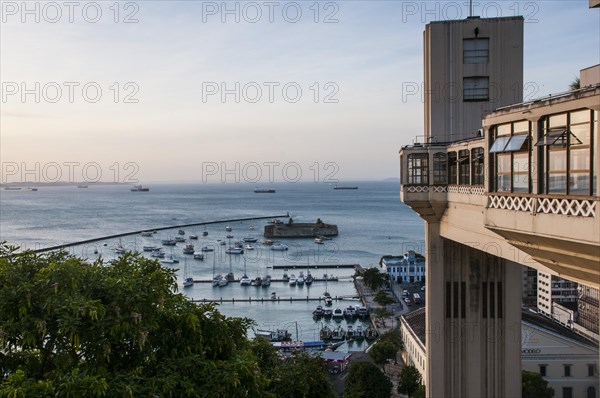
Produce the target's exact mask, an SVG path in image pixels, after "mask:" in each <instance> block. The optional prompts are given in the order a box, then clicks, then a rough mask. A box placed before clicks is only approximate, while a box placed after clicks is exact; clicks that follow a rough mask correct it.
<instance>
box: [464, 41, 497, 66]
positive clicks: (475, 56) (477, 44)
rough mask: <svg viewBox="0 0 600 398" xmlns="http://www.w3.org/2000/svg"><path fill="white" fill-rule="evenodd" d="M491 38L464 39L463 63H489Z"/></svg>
mask: <svg viewBox="0 0 600 398" xmlns="http://www.w3.org/2000/svg"><path fill="white" fill-rule="evenodd" d="M489 50H490V39H488V38H481V39H479V38H474V39H463V63H465V64H487V63H488V60H489Z"/></svg>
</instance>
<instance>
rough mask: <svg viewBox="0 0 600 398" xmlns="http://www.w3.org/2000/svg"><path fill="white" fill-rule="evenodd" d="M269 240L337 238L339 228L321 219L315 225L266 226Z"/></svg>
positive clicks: (290, 223)
mask: <svg viewBox="0 0 600 398" xmlns="http://www.w3.org/2000/svg"><path fill="white" fill-rule="evenodd" d="M264 235H265V237H267V238H317V237H320V236H326V237H328V236H337V235H338V227H337V225H335V224H325V223H324V222H323V221H321V219H317V221H316V222H315V223H295V222H294V221H293V219H291V218H290V219H289V220H288V222H285V223H284V222H276V223H272V224H269V225H265V232H264Z"/></svg>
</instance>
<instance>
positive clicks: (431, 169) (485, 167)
mask: <svg viewBox="0 0 600 398" xmlns="http://www.w3.org/2000/svg"><path fill="white" fill-rule="evenodd" d="M594 11H595V10H594ZM522 24H523V19H522V18H519V17H513V18H491V19H480V18H468V19H467V20H464V21H444V22H433V23H431V24H429V25H427V26H426V28H425V44H424V45H425V87H432V84H433V85H434V86H435V83H436V82H440V83H441V84H442V86H444V85H445V86H456V85H458V84H462V89H463V90H462V92H463V95H462V97H460V98H446V99H445V100H444V101H442V102H436V101H435V100H434V99H432V98H429V99H428V98H427V97H428V95H427V94H426V101H425V115H426V119H425V131H424V132H425V134H424V139H423V142H417V143H414V144H413V145H409V146H404V147H402V149H401V151H400V165H401V192H400V195H401V200H402V201H403V202H404V203H405V204H407V205H408V206H410V207H411V208H412V209H413V210H414V211H416V212H417V213H418V214H419V215H420V216H421V217H422V218H423V219H424V220H425V223H426V237H425V239H426V257H427V290H426V296H427V297H426V302H427V303H428V305H427V307H426V311H425V315H426V316H425V319H426V330H427V339H426V341H425V346H426V352H425V358H426V360H425V367H426V371H425V385H426V391H427V396H428V397H441V396H444V397H461V398H462V397H478V398H479V397H507V396H510V397H519V396H520V395H521V366H520V363H521V345H520V339H516V338H515V331H519V329H520V325H521V305H522V286H523V271H522V266H523V265H527V266H529V267H532V268H534V269H536V270H538V271H541V272H543V273H546V274H550V275H556V276H559V277H561V278H564V279H568V280H571V281H573V282H577V283H581V284H583V285H586V286H591V287H593V288H596V289H597V288H598V287H599V286H600V269H599V267H598V264H599V263H600V229H599V228H598V225H600V214H599V213H600V198H599V197H598V194H597V193H598V192H599V190H600V180H599V179H598V178H597V173H598V170H600V156H599V154H600V137H599V134H598V131H599V127H600V126H599V124H598V114H599V113H600V80H594V78H593V76H595V75H596V73H595V72H594V71H595V70H596V69H595V68H588V69H586V70H584V71H583V72H582V76H581V77H582V78H583V82H582V88H581V89H579V90H575V91H572V92H567V93H564V94H561V95H556V96H549V97H545V98H543V99H540V100H534V101H528V102H525V103H521V101H522V98H521V91H520V90H517V92H514V91H511V90H498V93H497V95H496V94H495V95H494V96H492V95H491V90H490V88H491V87H495V86H498V87H511V85H513V84H517V85H518V84H519V82H522V76H523V72H522V60H523V53H522V52H523V36H522V34H523V31H522ZM483 38H487V44H482V45H480V44H479V43H475V44H474V41H475V42H476V41H478V40H479V39H483ZM505 63H508V64H510V65H508V64H507V65H505ZM440 68H441V69H443V70H441V71H440V70H439V69H440ZM506 68H508V69H506ZM599 68H600V67H599ZM506 70H510V73H504V72H503V71H506ZM584 74H585V76H584ZM589 76H592V77H589ZM479 78H483V79H479ZM586 79H592V80H586ZM486 82H487V85H486ZM486 87H487V89H486ZM427 91H428V90H426V93H427ZM492 99H493V100H492ZM469 102H478V104H477V106H474V107H471V106H470V105H471V104H468V103H469ZM511 104H512V105H511ZM478 109H479V110H478ZM494 109H495V110H494ZM478 112H479V113H478ZM477 126H479V129H476V127H477ZM538 286H539V281H538ZM596 396H597V395H596Z"/></svg>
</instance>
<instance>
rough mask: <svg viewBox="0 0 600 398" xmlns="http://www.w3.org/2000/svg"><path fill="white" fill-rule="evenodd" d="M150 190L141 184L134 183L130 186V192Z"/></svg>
mask: <svg viewBox="0 0 600 398" xmlns="http://www.w3.org/2000/svg"><path fill="white" fill-rule="evenodd" d="M149 190H150V188H144V187H143V186H141V185H134V186H133V188H131V192H148V191H149Z"/></svg>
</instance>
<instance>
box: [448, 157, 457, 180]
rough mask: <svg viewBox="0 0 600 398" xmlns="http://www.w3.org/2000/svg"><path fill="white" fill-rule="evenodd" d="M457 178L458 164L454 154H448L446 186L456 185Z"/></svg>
mask: <svg viewBox="0 0 600 398" xmlns="http://www.w3.org/2000/svg"><path fill="white" fill-rule="evenodd" d="M457 176H458V163H457V158H456V152H449V153H448V184H456V182H457Z"/></svg>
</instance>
